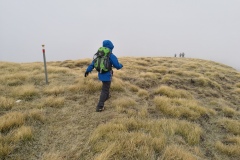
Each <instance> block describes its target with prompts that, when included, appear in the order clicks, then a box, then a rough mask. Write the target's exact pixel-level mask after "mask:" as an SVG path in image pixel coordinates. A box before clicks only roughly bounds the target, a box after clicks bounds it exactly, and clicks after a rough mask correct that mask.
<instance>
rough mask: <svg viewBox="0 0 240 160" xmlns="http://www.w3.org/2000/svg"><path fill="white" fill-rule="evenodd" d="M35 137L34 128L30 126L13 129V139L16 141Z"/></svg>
mask: <svg viewBox="0 0 240 160" xmlns="http://www.w3.org/2000/svg"><path fill="white" fill-rule="evenodd" d="M32 138H33V131H32V128H31V127H29V126H21V127H20V128H18V129H16V130H15V131H13V135H12V140H13V141H14V142H18V141H26V140H30V139H32Z"/></svg>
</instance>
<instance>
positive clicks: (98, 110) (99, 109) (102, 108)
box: [96, 107, 104, 112]
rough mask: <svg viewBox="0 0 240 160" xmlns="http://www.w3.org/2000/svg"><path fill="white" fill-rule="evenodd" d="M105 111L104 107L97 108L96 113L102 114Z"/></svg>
mask: <svg viewBox="0 0 240 160" xmlns="http://www.w3.org/2000/svg"><path fill="white" fill-rule="evenodd" d="M103 110H104V107H97V108H96V112H102V111H103Z"/></svg>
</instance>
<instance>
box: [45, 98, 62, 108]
mask: <svg viewBox="0 0 240 160" xmlns="http://www.w3.org/2000/svg"><path fill="white" fill-rule="evenodd" d="M43 101H44V107H53V108H59V107H62V106H63V105H64V102H65V97H56V96H49V97H47V98H45V99H44V100H43Z"/></svg>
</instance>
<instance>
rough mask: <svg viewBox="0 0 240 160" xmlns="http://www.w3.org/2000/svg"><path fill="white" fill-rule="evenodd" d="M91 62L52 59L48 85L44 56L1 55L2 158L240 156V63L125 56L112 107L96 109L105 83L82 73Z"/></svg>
mask: <svg viewBox="0 0 240 160" xmlns="http://www.w3.org/2000/svg"><path fill="white" fill-rule="evenodd" d="M91 61H92V60H91V59H84V60H77V61H74V60H67V61H64V62H60V61H58V62H48V65H47V67H48V78H49V82H50V83H49V85H46V84H45V75H44V67H43V63H42V62H41V63H19V64H18V63H5V62H0V74H1V76H0V95H1V96H0V128H1V129H0V159H36V156H35V155H39V156H42V157H37V158H38V159H41V158H42V159H44V160H45V159H51V160H54V159H58V160H61V159H144V160H145V159H159V160H160V159H224V160H225V159H226V160H233V159H237V157H239V153H238V151H239V134H240V133H239V118H240V117H239V116H240V114H239V104H240V100H239V96H238V95H239V92H238V89H239V88H240V84H239V78H240V74H239V72H237V71H236V70H234V69H232V68H231V67H228V66H225V65H222V64H219V63H214V62H211V61H205V60H199V59H190V58H175V57H154V58H151V57H144V58H133V57H126V58H119V61H120V62H121V63H122V64H123V65H124V68H123V69H121V70H116V69H114V68H113V70H114V76H113V81H112V84H111V90H110V92H112V94H111V95H112V98H111V99H109V100H108V101H107V102H106V104H105V105H106V108H108V107H109V108H112V109H107V110H106V111H104V112H102V113H95V106H96V103H95V102H97V99H98V98H99V94H100V91H101V87H102V83H101V82H100V81H99V80H98V75H97V72H96V71H93V72H91V74H89V76H88V77H86V78H85V77H84V72H85V69H86V67H87V66H88V65H89V64H90V63H91ZM31 90H32V91H33V92H28V91H31ZM159 95H160V96H161V97H160V96H159ZM18 99H21V100H22V101H21V102H19V103H15V101H16V100H18ZM54 107H56V108H54ZM56 109H57V112H56ZM213 109H214V110H213ZM13 113H17V114H20V116H16V115H14V114H13ZM216 113H217V114H216ZM169 117H172V118H173V119H166V118H169ZM223 117H227V118H223ZM15 119H16V120H15ZM183 119H184V120H183ZM39 136H40V137H39ZM226 137H227V138H226ZM28 141H31V143H28ZM26 142H27V143H26ZM76 142H79V143H76ZM40 145H41V146H40Z"/></svg>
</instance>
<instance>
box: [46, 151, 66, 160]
mask: <svg viewBox="0 0 240 160" xmlns="http://www.w3.org/2000/svg"><path fill="white" fill-rule="evenodd" d="M42 160H64V159H63V158H62V156H61V155H60V153H59V152H56V153H55V152H54V153H52V152H50V153H44V154H43V156H42Z"/></svg>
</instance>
